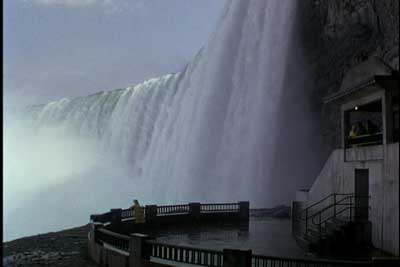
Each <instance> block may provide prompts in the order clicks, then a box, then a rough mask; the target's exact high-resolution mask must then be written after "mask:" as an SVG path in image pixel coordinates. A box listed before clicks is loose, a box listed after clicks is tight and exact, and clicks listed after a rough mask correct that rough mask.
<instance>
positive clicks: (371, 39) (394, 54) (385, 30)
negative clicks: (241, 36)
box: [297, 0, 399, 151]
mask: <svg viewBox="0 0 400 267" xmlns="http://www.w3.org/2000/svg"><path fill="white" fill-rule="evenodd" d="M297 21H298V26H297V27H298V29H297V30H298V32H299V34H300V36H301V37H300V38H301V42H302V43H301V46H302V48H303V49H304V53H305V55H306V60H307V61H308V62H309V64H310V73H312V79H313V81H312V82H313V83H314V84H313V88H314V89H313V90H314V92H313V94H314V95H315V100H316V103H318V105H319V110H320V111H321V115H322V116H321V118H322V119H323V128H324V129H323V135H324V138H325V139H326V142H328V143H329V146H330V149H329V151H330V150H331V149H332V148H334V147H338V146H339V145H340V140H339V136H340V135H339V134H338V132H337V131H338V130H340V127H339V125H336V124H335V123H334V122H335V121H337V120H336V118H335V116H336V115H337V110H336V109H335V107H331V106H322V98H323V97H325V96H326V95H329V94H331V93H333V92H335V91H337V90H338V89H339V87H340V84H341V82H342V79H343V76H344V75H345V74H346V72H347V71H348V70H349V69H350V68H352V67H354V66H355V65H357V64H359V63H360V62H362V61H365V60H366V59H368V58H369V57H371V56H377V57H379V58H380V59H382V60H383V61H384V62H385V63H386V64H388V65H389V66H391V67H392V68H393V69H396V70H399V34H398V32H399V1H398V0H379V1H378V0H306V1H304V2H303V1H302V3H301V5H300V12H299V16H298V19H297Z"/></svg>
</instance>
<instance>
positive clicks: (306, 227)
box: [305, 208, 308, 234]
mask: <svg viewBox="0 0 400 267" xmlns="http://www.w3.org/2000/svg"><path fill="white" fill-rule="evenodd" d="M307 232H308V208H306V233H305V234H307Z"/></svg>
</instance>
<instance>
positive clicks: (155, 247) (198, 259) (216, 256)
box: [146, 241, 224, 267]
mask: <svg viewBox="0 0 400 267" xmlns="http://www.w3.org/2000/svg"><path fill="white" fill-rule="evenodd" d="M146 244H147V245H149V246H150V247H149V250H148V251H149V253H150V256H151V257H154V258H159V259H163V260H170V261H174V262H182V263H188V264H195V265H200V266H212V267H222V266H223V256H224V254H223V252H222V251H216V250H209V249H202V248H193V247H187V246H178V245H172V244H166V243H160V242H155V241H147V242H146Z"/></svg>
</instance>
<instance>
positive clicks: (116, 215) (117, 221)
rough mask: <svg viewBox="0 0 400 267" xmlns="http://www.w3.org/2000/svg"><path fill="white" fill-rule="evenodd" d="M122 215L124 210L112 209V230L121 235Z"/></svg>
mask: <svg viewBox="0 0 400 267" xmlns="http://www.w3.org/2000/svg"><path fill="white" fill-rule="evenodd" d="M121 213H122V209H111V210H110V214H111V230H112V231H114V232H117V233H119V232H120V231H121Z"/></svg>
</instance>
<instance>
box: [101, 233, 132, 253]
mask: <svg viewBox="0 0 400 267" xmlns="http://www.w3.org/2000/svg"><path fill="white" fill-rule="evenodd" d="M95 237H96V242H97V243H100V244H104V243H106V244H108V245H110V246H113V247H115V248H118V249H120V250H123V251H126V252H129V239H130V238H129V236H126V235H121V234H117V233H115V232H112V231H109V230H106V229H104V228H99V229H96V231H95Z"/></svg>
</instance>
